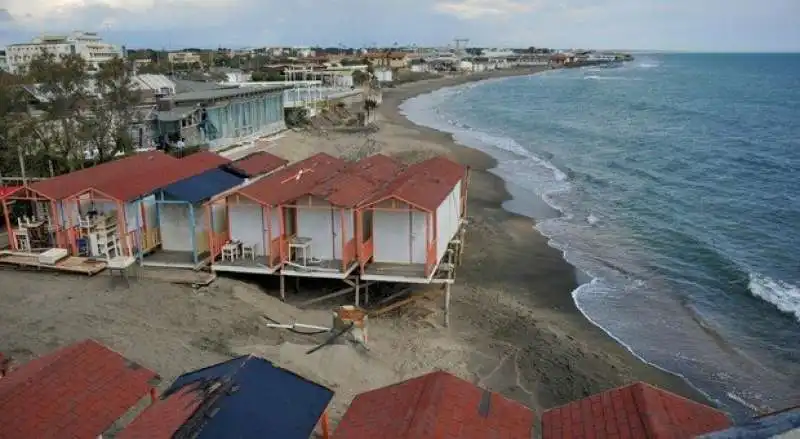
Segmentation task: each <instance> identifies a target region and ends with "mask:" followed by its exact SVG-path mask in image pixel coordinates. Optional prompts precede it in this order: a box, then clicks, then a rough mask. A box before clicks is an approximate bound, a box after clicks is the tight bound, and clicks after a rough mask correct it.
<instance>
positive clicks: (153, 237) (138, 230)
mask: <svg viewBox="0 0 800 439" xmlns="http://www.w3.org/2000/svg"><path fill="white" fill-rule="evenodd" d="M148 154H152V155H153V157H159V158H160V157H167V159H161V160H160V163H157V164H154V165H150V166H142V167H138V168H137V167H129V168H126V169H124V170H120V171H119V172H117V173H116V174H115V175H111V176H109V177H108V178H104V179H95V180H89V181H85V182H84V184H83V187H82V189H80V190H79V191H77V192H75V193H74V194H72V195H71V196H69V197H68V198H67V206H68V213H67V215H66V216H67V221H68V225H69V230H70V234H69V242H70V246H71V248H72V253H73V254H76V255H81V256H91V257H103V258H106V259H113V258H115V257H118V256H120V257H124V258H126V260H129V261H131V262H133V261H135V259H139V260H141V259H142V258H143V256H144V255H146V254H149V253H151V252H153V251H154V250H155V249H156V248H158V247H160V246H163V239H162V237H163V236H166V235H169V233H162V230H161V228H162V227H163V224H164V222H162V221H161V216H162V215H161V205H160V204H162V203H161V201H163V200H159V199H158V197H157V195H162V196H163V193H162V192H161V190H162V189H163V188H165V187H167V186H168V185H170V184H172V183H175V182H176V181H180V180H181V179H184V178H187V177H190V176H193V175H195V174H198V173H201V172H203V171H205V170H208V169H211V168H214V167H217V166H221V165H222V164H224V163H227V162H228V160H227V159H224V158H222V157H220V156H218V155H216V154H213V153H210V152H205V151H204V152H198V153H195V154H192V155H189V156H187V157H184V158H182V159H176V158H173V157H170V156H166V155H164V154H163V153H160V152H153V153H148ZM101 166H102V165H101ZM67 175H71V174H67ZM70 209H71V210H70ZM167 214H169V210H167ZM168 220H169V218H168ZM166 223H167V224H171V223H169V221H166Z"/></svg>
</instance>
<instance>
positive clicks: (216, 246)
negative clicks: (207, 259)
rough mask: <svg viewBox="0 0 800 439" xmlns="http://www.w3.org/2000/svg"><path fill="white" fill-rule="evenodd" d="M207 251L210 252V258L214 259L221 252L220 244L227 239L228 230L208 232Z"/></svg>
mask: <svg viewBox="0 0 800 439" xmlns="http://www.w3.org/2000/svg"><path fill="white" fill-rule="evenodd" d="M208 239H209V243H208V246H209V251H210V252H211V260H212V261H214V260H216V259H217V256H219V255H220V254H222V246H223V245H225V243H226V242H227V241H228V231H227V230H223V231H221V232H215V231H213V230H212V231H211V232H210V233H209V238H208Z"/></svg>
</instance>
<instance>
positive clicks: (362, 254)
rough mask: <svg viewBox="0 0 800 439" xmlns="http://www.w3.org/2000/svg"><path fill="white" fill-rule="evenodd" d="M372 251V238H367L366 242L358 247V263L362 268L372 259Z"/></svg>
mask: <svg viewBox="0 0 800 439" xmlns="http://www.w3.org/2000/svg"><path fill="white" fill-rule="evenodd" d="M374 252H375V246H374V244H373V242H372V238H369V239H368V240H367V241H366V242H362V243H361V245H360V246H359V249H358V264H359V265H360V266H361V269H362V270H363V269H364V267H365V266H366V265H367V262H369V260H370V259H372V255H373V253H374Z"/></svg>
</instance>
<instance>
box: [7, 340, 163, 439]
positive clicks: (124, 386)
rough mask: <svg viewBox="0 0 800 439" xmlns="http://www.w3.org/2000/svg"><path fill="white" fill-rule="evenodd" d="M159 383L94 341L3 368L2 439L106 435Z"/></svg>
mask: <svg viewBox="0 0 800 439" xmlns="http://www.w3.org/2000/svg"><path fill="white" fill-rule="evenodd" d="M0 357H2V355H0ZM0 363H2V361H0ZM157 381H158V375H156V373H155V372H153V371H151V370H149V369H147V368H144V367H142V366H140V365H138V364H136V363H134V362H133V361H130V360H128V359H126V358H124V357H123V356H122V355H120V354H118V353H116V352H114V351H112V350H110V349H108V348H107V347H105V346H103V345H101V344H100V343H98V342H96V341H94V340H85V341H82V342H79V343H75V344H73V345H70V346H67V347H64V348H61V349H58V350H56V351H54V352H52V353H50V354H47V355H44V356H41V357H39V358H36V359H33V360H31V361H29V362H27V363H25V364H24V365H22V366H20V367H18V368H16V369H12V370H10V371H9V370H2V371H0V439H19V438H37V439H61V438H98V437H102V436H101V435H102V434H103V433H104V432H105V431H106V430H108V429H109V427H111V426H112V424H113V423H114V422H115V421H117V419H118V418H120V417H122V416H123V415H124V414H125V413H126V412H127V411H128V410H129V409H130V408H131V407H133V406H134V405H136V404H137V403H138V402H139V401H140V400H141V399H142V398H143V397H145V396H147V395H148V393H150V391H151V390H152V389H153V387H152V386H154V385H156V384H157Z"/></svg>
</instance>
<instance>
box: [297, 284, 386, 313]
mask: <svg viewBox="0 0 800 439" xmlns="http://www.w3.org/2000/svg"><path fill="white" fill-rule="evenodd" d="M373 283H375V282H367V283H366V285H369V284H373ZM363 285H365V284H362V286H363ZM353 290H355V287H347V288H342V289H341V290H337V291H334V292H332V293H330V294H326V295H324V296H319V297H315V298H313V299H310V300H306V301H305V302H303V303H300V304H298V305H296V306H297V307H298V308H305V307H307V306H309V305H313V304H315V303H318V302H322V301H324V300H328V299H333V298H334V297H339V296H343V295H345V294H348V293H351V292H352V291H353Z"/></svg>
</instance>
